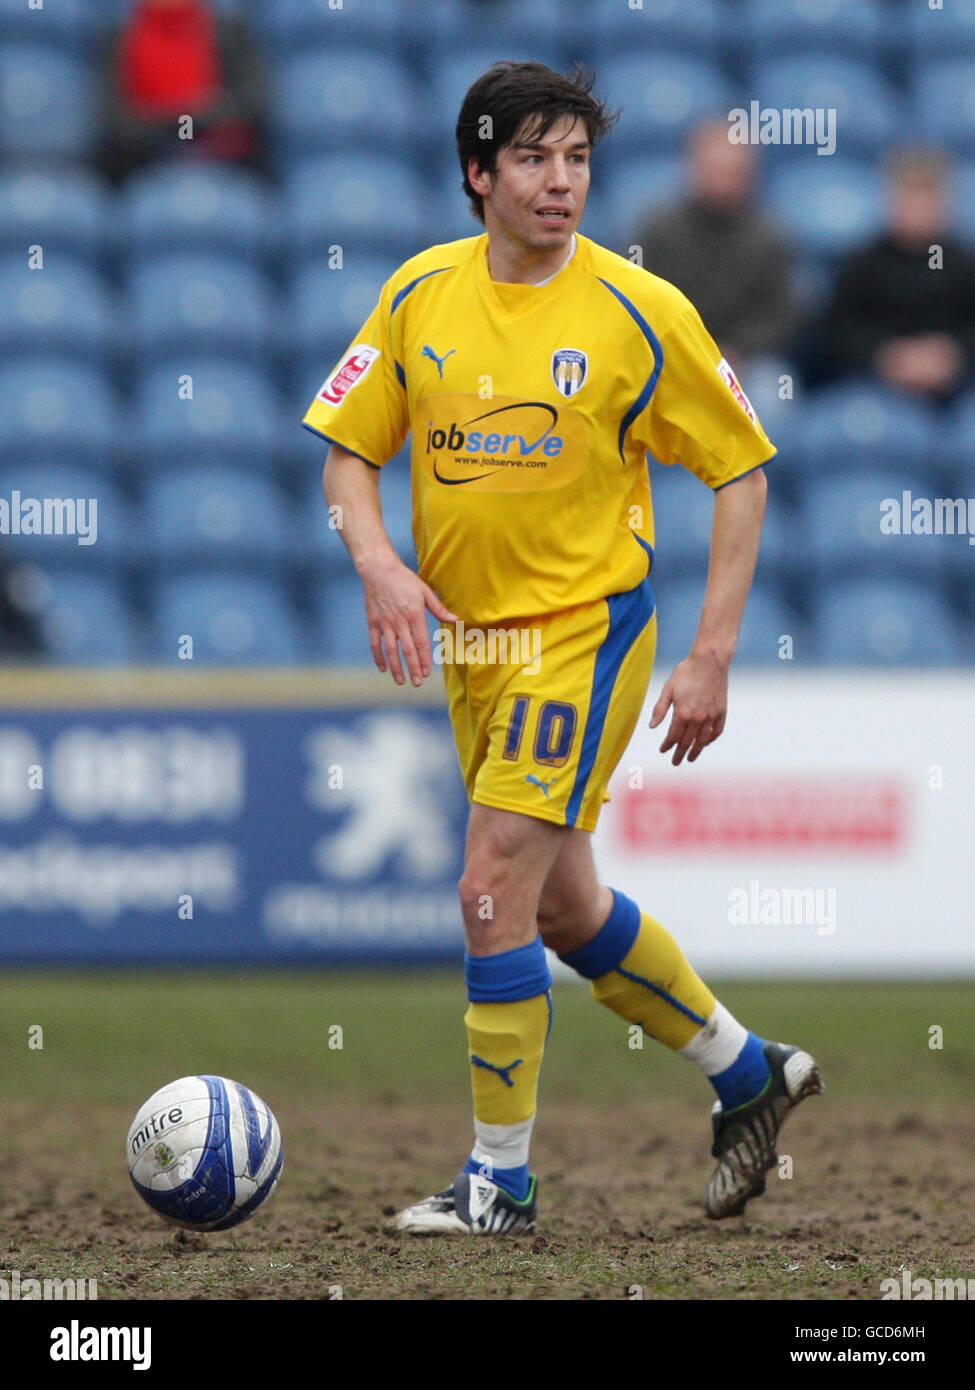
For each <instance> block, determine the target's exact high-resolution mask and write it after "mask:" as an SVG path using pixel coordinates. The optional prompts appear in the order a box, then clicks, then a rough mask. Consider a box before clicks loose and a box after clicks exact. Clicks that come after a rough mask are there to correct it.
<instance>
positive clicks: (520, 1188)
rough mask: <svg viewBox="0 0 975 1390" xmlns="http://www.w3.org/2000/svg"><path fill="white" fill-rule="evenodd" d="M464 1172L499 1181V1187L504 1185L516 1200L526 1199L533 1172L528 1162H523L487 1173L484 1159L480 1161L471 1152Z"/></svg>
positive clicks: (506, 1190) (495, 1181)
mask: <svg viewBox="0 0 975 1390" xmlns="http://www.w3.org/2000/svg"><path fill="white" fill-rule="evenodd" d="M464 1172H465V1173H477V1174H481V1175H483V1176H484V1177H487V1178H490V1180H491V1182H494V1183H497V1185H498V1187H503V1188H504V1190H505V1192H507V1193H508V1195H509V1196H510V1197H514V1199H515V1201H516V1202H523V1201H524V1200H525V1198H526V1197H527V1196H528V1189H529V1187H530V1186H531V1174H530V1173H529V1171H528V1164H527V1163H523V1164H522V1165H521V1167H520V1168H493V1169H492V1170H491V1172H490V1173H485V1172H484V1162H483V1160H482V1161H481V1162H478V1161H477V1159H475V1157H474V1155H473V1154H471V1156H470V1158H469V1159H468V1160H467V1162H466V1163H465V1164H464Z"/></svg>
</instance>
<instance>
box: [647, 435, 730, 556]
mask: <svg viewBox="0 0 975 1390" xmlns="http://www.w3.org/2000/svg"><path fill="white" fill-rule="evenodd" d="M650 487H651V493H652V498H653V518H654V532H655V536H656V543H655V548H654V562H653V574H654V578H656V577H657V576H658V575H661V574H663V575H665V576H670V575H672V574H673V575H683V574H686V573H688V572H691V573H693V574H705V573H706V572H707V565H708V547H709V545H710V542H711V522H712V520H713V518H714V493H713V492H712V490H711V488H709V487H708V486H707V484H706V483H702V482H701V480H700V478H695V476H694V475H693V473H690V472H688V470H687V469H686V468H683V467H682V466H681V465H680V464H674V465H672V466H665V465H664V464H660V463H657V462H656V461H655V460H654V461H651V463H650Z"/></svg>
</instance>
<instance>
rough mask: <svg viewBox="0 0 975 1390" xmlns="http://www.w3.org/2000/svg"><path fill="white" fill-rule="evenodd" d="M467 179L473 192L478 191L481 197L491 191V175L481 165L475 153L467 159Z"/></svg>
mask: <svg viewBox="0 0 975 1390" xmlns="http://www.w3.org/2000/svg"><path fill="white" fill-rule="evenodd" d="M467 181H468V183H469V184H470V186H471V188H473V190H474V192H475V193H479V194H480V195H481V197H482V198H483V197H484V196H485V194H487V193H490V192H491V175H490V173H489V172H488V171H487V170H486V169H484V168H483V167H482V165H481V161H480V160H479V159H478V158H477V157H476V155H471V157H470V159H469V160H468V161H467Z"/></svg>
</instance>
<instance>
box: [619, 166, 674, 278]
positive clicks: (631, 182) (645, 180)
mask: <svg viewBox="0 0 975 1390" xmlns="http://www.w3.org/2000/svg"><path fill="white" fill-rule="evenodd" d="M608 184H609V192H608V201H609V207H610V216H611V223H612V227H613V236H614V240H615V244H616V246H617V247H623V248H624V251H623V254H626V252H625V248H626V247H628V246H630V245H632V244H634V243H635V242H636V240H637V236H638V234H639V233H640V232H641V231H642V230H643V228H644V226H645V225H646V223H647V221H648V220H649V218H650V217H651V216H652V215H653V214H654V213H658V212H662V211H663V210H664V209H665V208H668V207H670V206H671V205H672V204H674V203H676V202H678V201H679V200H680V198H681V197H682V196H683V194H684V192H685V189H686V183H685V177H684V168H683V164H682V161H681V160H680V159H678V158H676V157H675V156H668V155H658V156H657V157H656V158H654V159H634V160H631V161H626V162H625V163H616V164H614V165H613V167H612V172H611V174H610V177H609V180H608ZM646 268H647V270H652V269H653V266H651V265H648V266H647V267H646Z"/></svg>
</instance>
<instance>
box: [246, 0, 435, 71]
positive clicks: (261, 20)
mask: <svg viewBox="0 0 975 1390" xmlns="http://www.w3.org/2000/svg"><path fill="white" fill-rule="evenodd" d="M413 16H415V10H414V9H413V6H412V4H410V3H409V0H343V4H342V7H341V8H340V9H338V8H336V7H335V5H334V3H332V4H330V3H329V0H260V3H259V4H257V5H255V6H254V7H253V9H252V12H251V17H252V21H253V23H254V26H255V29H256V31H257V33H258V35H259V36H260V38H261V39H262V40H264V41H265V42H266V43H267V44H268V45H269V46H270V47H271V49H272V52H273V53H274V55H275V57H276V58H277V59H278V60H280V58H282V57H286V56H288V55H289V54H291V53H294V52H300V51H303V50H307V49H308V48H309V47H319V48H325V47H331V46H334V45H341V44H347V43H350V42H351V43H353V44H363V45H368V46H369V47H370V48H371V49H379V50H382V49H384V48H385V49H387V50H389V51H390V52H391V53H394V54H395V52H396V50H397V47H398V44H399V41H400V38H401V35H402V32H403V28H404V26H405V25H406V24H407V23H408V22H410V20H411V17H413ZM424 27H425V28H426V25H424Z"/></svg>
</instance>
